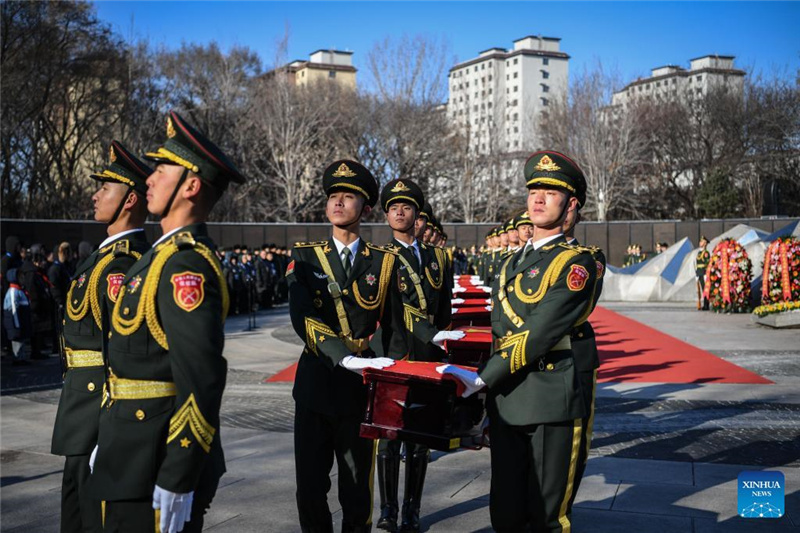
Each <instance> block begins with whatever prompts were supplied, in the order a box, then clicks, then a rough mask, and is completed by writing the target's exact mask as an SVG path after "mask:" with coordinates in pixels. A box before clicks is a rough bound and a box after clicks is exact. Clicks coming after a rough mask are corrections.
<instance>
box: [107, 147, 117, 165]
mask: <svg viewBox="0 0 800 533" xmlns="http://www.w3.org/2000/svg"><path fill="white" fill-rule="evenodd" d="M108 158H109V159H110V160H111V162H112V163H113V162H114V161H116V160H117V154H115V153H114V147H113V146H111V147H109V148H108Z"/></svg>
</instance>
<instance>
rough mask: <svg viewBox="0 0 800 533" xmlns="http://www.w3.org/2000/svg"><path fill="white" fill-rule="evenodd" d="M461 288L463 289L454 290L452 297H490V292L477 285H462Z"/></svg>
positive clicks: (466, 298) (467, 298)
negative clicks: (459, 290)
mask: <svg viewBox="0 0 800 533" xmlns="http://www.w3.org/2000/svg"><path fill="white" fill-rule="evenodd" d="M461 288H462V289H464V290H462V291H461V292H455V291H454V292H453V298H463V299H465V300H470V299H483V298H491V293H488V292H486V291H484V290H483V289H481V288H478V287H477V286H473V287H464V286H462V287H461Z"/></svg>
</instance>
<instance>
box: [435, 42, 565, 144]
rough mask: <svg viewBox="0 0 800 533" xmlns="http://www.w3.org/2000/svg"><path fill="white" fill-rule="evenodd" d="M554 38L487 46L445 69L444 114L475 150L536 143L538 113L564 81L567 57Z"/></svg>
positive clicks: (562, 87)
mask: <svg viewBox="0 0 800 533" xmlns="http://www.w3.org/2000/svg"><path fill="white" fill-rule="evenodd" d="M560 41H561V39H559V38H555V37H542V36H536V35H529V36H526V37H522V38H521V39H517V40H515V41H513V45H514V46H513V48H512V49H510V50H508V49H505V48H489V49H487V50H484V51H482V52H480V53H479V54H478V57H475V58H473V59H469V60H467V61H464V62H462V63H458V64H457V65H455V66H454V67H453V68H451V69H450V73H449V98H448V101H447V106H446V107H447V116H448V117H449V118H450V120H452V121H453V122H455V123H456V124H458V125H459V126H460V127H461V131H462V132H463V133H465V134H466V135H468V137H469V139H470V143H471V145H472V147H473V149H475V150H476V151H477V152H478V153H484V154H485V153H490V152H491V153H498V152H500V153H512V152H519V151H531V150H533V149H535V148H536V147H537V140H536V137H537V122H538V120H539V117H540V115H541V113H542V111H544V110H546V109H547V107H548V106H549V105H551V104H552V103H553V102H555V101H556V99H558V98H562V97H563V96H564V94H565V91H566V90H567V85H568V81H569V57H570V56H569V55H567V54H566V53H564V52H562V51H561V50H560Z"/></svg>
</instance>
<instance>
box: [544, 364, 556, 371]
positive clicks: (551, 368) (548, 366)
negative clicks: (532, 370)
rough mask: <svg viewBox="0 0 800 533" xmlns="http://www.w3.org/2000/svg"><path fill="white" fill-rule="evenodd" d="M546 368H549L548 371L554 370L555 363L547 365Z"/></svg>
mask: <svg viewBox="0 0 800 533" xmlns="http://www.w3.org/2000/svg"><path fill="white" fill-rule="evenodd" d="M545 368H547V370H553V369H554V368H555V367H554V366H553V363H547V366H546V367H545Z"/></svg>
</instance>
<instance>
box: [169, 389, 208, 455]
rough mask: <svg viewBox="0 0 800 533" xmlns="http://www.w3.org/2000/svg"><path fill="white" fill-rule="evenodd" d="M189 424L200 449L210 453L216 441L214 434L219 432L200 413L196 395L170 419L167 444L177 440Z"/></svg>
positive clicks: (190, 397)
mask: <svg viewBox="0 0 800 533" xmlns="http://www.w3.org/2000/svg"><path fill="white" fill-rule="evenodd" d="M187 424H188V425H189V429H191V430H192V434H193V435H194V437H195V438H196V439H197V442H198V444H200V447H201V448H203V450H204V451H205V452H206V453H208V452H210V451H211V442H212V441H213V440H214V434H215V433H216V432H217V430H216V429H214V426H212V425H211V424H209V423H208V421H206V419H205V417H204V416H203V414H202V413H201V412H200V407H198V405H197V400H195V399H194V393H192V394H190V395H189V399H187V400H186V402H184V404H183V406H182V407H181V408H180V409H178V412H177V413H175V414H174V415H173V416H172V418H171V419H170V421H169V436H168V437H167V444H169V443H170V442H172V441H173V440H175V439H177V438H178V437H179V436H180V433H181V431H183V428H184V427H186V425H187Z"/></svg>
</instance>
